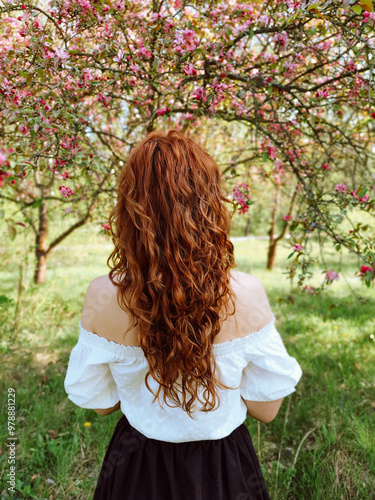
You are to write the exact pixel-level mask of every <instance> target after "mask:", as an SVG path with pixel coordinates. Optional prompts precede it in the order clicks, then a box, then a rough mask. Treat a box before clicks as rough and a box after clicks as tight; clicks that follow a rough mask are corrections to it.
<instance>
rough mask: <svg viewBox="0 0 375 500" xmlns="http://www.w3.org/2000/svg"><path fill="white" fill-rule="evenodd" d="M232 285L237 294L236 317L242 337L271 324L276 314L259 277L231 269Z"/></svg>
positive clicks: (239, 333)
mask: <svg viewBox="0 0 375 500" xmlns="http://www.w3.org/2000/svg"><path fill="white" fill-rule="evenodd" d="M231 277H232V280H231V285H232V289H233V291H234V293H235V295H236V301H235V303H236V311H237V313H236V319H237V322H238V326H239V328H238V335H239V336H240V337H242V336H246V335H249V334H250V333H252V332H257V331H259V330H261V329H262V328H264V327H266V326H267V325H269V324H270V323H271V322H272V320H273V319H274V315H273V312H272V309H271V306H270V303H269V300H268V297H267V293H266V290H265V288H264V286H263V284H262V282H261V281H260V279H259V278H257V277H256V276H253V275H251V274H248V273H245V272H242V271H237V270H236V271H231Z"/></svg>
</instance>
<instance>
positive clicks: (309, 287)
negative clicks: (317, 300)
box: [304, 285, 315, 295]
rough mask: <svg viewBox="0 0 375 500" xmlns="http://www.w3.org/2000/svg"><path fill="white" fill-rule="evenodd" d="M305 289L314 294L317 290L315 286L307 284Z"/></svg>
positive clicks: (309, 293) (308, 293)
mask: <svg viewBox="0 0 375 500" xmlns="http://www.w3.org/2000/svg"><path fill="white" fill-rule="evenodd" d="M304 290H305V291H306V293H307V295H312V294H313V293H314V292H315V288H314V287H313V286H307V285H305V288H304Z"/></svg>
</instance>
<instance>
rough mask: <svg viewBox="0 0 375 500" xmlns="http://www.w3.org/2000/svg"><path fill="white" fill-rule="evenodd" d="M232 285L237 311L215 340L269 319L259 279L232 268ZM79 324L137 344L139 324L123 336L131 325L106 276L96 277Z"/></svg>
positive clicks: (250, 329) (255, 328)
mask: <svg viewBox="0 0 375 500" xmlns="http://www.w3.org/2000/svg"><path fill="white" fill-rule="evenodd" d="M231 286H232V289H233V291H234V292H235V294H236V300H235V303H236V313H235V315H233V316H229V317H228V318H227V319H226V320H225V321H223V322H222V325H221V329H220V332H219V333H218V334H217V336H216V337H215V339H214V343H222V342H228V341H231V340H233V339H236V338H238V337H245V336H246V335H249V334H251V333H253V332H256V331H258V330H260V329H261V328H263V327H265V326H266V325H268V324H269V323H270V322H271V321H272V310H271V307H270V305H269V302H268V299H267V295H266V293H265V291H264V288H263V286H262V284H261V283H260V281H259V280H258V279H257V278H256V277H255V276H252V275H250V274H247V273H244V272H241V271H234V270H232V271H231ZM81 323H82V326H83V328H85V329H86V330H89V331H91V332H93V333H96V334H97V335H99V336H101V337H104V338H106V339H107V340H110V341H113V342H117V343H118V344H124V345H129V346H139V345H140V342H139V326H138V325H137V326H134V327H133V328H131V329H130V330H129V332H128V333H127V334H126V335H125V332H126V331H127V330H128V328H129V325H130V319H129V315H128V313H126V312H125V311H124V310H123V309H121V308H120V306H119V305H118V303H117V288H116V287H115V286H114V285H113V284H112V283H111V281H110V280H109V278H108V275H102V276H98V277H97V278H95V279H94V280H93V281H92V282H91V284H90V289H89V292H88V293H87V295H86V300H85V304H84V308H83V311H82V321H81Z"/></svg>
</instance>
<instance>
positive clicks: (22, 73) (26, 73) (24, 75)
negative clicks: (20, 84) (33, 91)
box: [18, 70, 29, 78]
mask: <svg viewBox="0 0 375 500" xmlns="http://www.w3.org/2000/svg"><path fill="white" fill-rule="evenodd" d="M18 73H19V74H20V75H21V76H23V77H24V78H27V77H28V76H29V73H28V72H27V71H23V70H19V71H18Z"/></svg>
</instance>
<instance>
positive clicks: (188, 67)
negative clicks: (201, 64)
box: [184, 63, 197, 76]
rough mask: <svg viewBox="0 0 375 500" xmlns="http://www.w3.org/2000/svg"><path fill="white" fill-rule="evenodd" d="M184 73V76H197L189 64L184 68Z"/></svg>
mask: <svg viewBox="0 0 375 500" xmlns="http://www.w3.org/2000/svg"><path fill="white" fill-rule="evenodd" d="M184 73H185V75H193V76H196V75H197V70H196V69H195V68H194V66H193V65H192V64H191V63H190V64H188V65H187V66H185V68H184Z"/></svg>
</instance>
